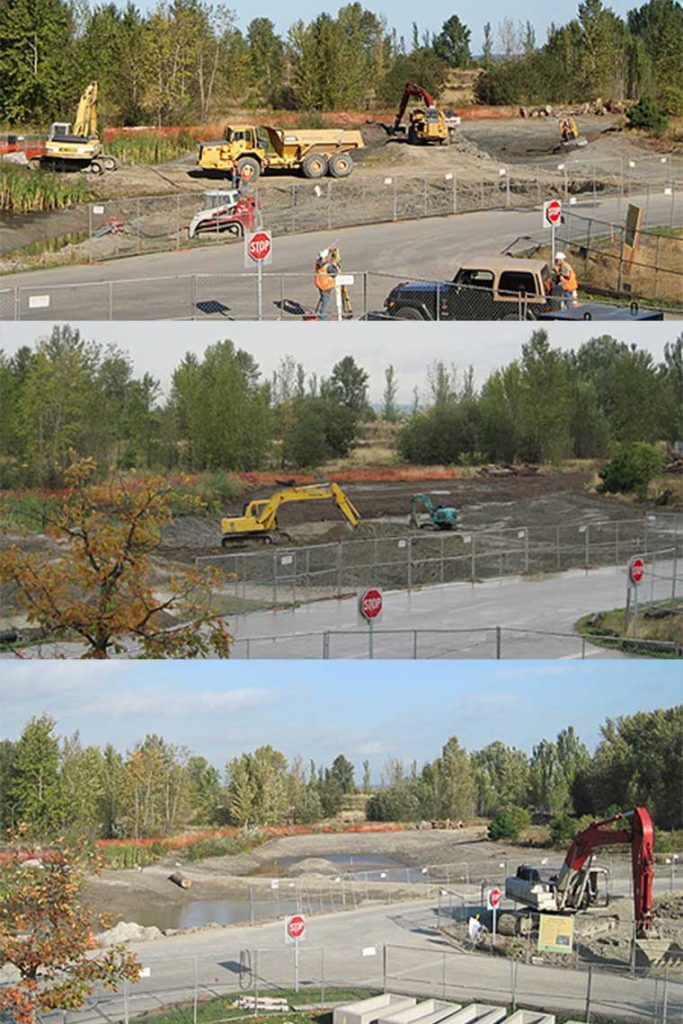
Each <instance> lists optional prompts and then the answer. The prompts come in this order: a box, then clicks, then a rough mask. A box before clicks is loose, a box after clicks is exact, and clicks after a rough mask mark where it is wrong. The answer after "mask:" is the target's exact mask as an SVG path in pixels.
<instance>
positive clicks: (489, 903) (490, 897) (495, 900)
mask: <svg viewBox="0 0 683 1024" xmlns="http://www.w3.org/2000/svg"><path fill="white" fill-rule="evenodd" d="M501 895H502V893H501V891H500V889H497V888H494V889H487V891H486V907H487V909H488V910H499V909H500V897H501Z"/></svg>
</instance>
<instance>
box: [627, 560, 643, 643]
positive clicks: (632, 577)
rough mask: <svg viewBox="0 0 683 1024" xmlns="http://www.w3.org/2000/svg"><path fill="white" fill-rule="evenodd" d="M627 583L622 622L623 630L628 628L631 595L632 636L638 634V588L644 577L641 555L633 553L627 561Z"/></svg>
mask: <svg viewBox="0 0 683 1024" xmlns="http://www.w3.org/2000/svg"><path fill="white" fill-rule="evenodd" d="M627 576H628V580H627V584H626V622H625V623H624V632H626V631H627V628H628V613H629V608H630V605H631V597H633V636H634V637H636V636H637V635H638V588H639V587H640V584H641V583H642V582H643V580H644V579H645V559H644V558H643V557H642V555H634V556H633V558H632V559H631V560H630V561H629V563H628V567H627Z"/></svg>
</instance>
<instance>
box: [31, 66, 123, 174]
mask: <svg viewBox="0 0 683 1024" xmlns="http://www.w3.org/2000/svg"><path fill="white" fill-rule="evenodd" d="M40 162H41V164H47V165H49V166H50V167H52V168H54V169H55V170H60V171H90V173H91V174H104V172H105V171H115V170H116V167H117V161H116V157H114V156H108V155H107V154H105V153H103V152H102V143H101V141H100V138H99V136H98V134H97V82H91V83H90V85H89V86H88V88H87V89H86V90H85V92H84V93H83V95H82V96H81V98H80V100H79V101H78V108H77V110H76V119H75V120H74V122H73V125H71V124H70V123H68V122H64V121H56V122H55V123H54V124H52V125H51V126H50V134H49V135H48V137H47V142H46V143H45V152H44V154H43V155H42V156H41V159H40Z"/></svg>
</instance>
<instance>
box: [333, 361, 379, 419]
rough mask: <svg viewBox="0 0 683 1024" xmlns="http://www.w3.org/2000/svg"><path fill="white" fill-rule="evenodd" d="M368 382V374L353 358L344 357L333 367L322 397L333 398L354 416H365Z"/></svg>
mask: <svg viewBox="0 0 683 1024" xmlns="http://www.w3.org/2000/svg"><path fill="white" fill-rule="evenodd" d="M368 380H369V376H368V374H367V373H366V371H365V370H364V369H363V368H362V366H359V365H358V364H357V362H356V360H355V359H354V358H353V356H344V358H343V359H340V361H339V362H338V363H336V364H335V365H334V366H333V368H332V373H331V375H330V379H329V381H328V382H326V385H325V387H324V390H323V396H324V397H326V395H329V396H330V397H334V398H335V399H337V401H339V402H340V403H341V404H342V405H345V406H346V408H347V409H351V410H352V411H353V412H355V413H356V415H358V416H365V415H366V414H367V412H368Z"/></svg>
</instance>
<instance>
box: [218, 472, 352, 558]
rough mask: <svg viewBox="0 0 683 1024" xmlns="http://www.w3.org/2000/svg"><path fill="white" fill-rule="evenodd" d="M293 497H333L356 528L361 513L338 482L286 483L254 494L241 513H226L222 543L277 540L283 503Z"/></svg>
mask: <svg viewBox="0 0 683 1024" xmlns="http://www.w3.org/2000/svg"><path fill="white" fill-rule="evenodd" d="M291 501H332V502H334V504H335V505H336V506H337V508H338V509H339V511H340V512H341V513H342V515H343V516H344V518H345V519H346V521H347V522H348V523H349V525H350V526H351V527H353V528H354V529H355V527H356V526H358V524H359V523H360V520H361V516H360V512H359V511H358V509H357V508H355V506H354V505H353V504H352V502H351V501H350V500H349V498H347V496H346V494H345V493H344V491H343V490H342V489H341V487H340V486H339V484H335V483H320V484H302V485H300V486H293V487H283V488H282V490H280V491H275V493H274V494H271V496H270V497H269V498H254V500H253V501H248V502H247V503H246V505H245V506H244V508H243V509H242V515H238V516H225V517H224V518H223V519H222V520H221V534H222V538H221V544H222V545H223V547H228V546H229V545H231V544H233V543H234V542H235V541H240V540H248V539H258V540H263V541H265V542H266V543H267V544H272V543H274V542H275V540H276V535H277V533H278V530H279V527H278V523H277V513H278V509H279V508H280V505H284V504H286V503H287V502H291Z"/></svg>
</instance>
